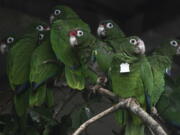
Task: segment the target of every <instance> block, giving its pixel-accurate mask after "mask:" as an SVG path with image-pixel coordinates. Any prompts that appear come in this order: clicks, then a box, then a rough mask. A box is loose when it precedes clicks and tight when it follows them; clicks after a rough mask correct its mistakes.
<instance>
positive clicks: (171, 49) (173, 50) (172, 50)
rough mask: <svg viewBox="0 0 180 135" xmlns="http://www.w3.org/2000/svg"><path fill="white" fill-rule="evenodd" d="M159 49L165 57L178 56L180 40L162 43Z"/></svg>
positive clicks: (179, 53)
mask: <svg viewBox="0 0 180 135" xmlns="http://www.w3.org/2000/svg"><path fill="white" fill-rule="evenodd" d="M160 47H161V48H160V49H159V50H160V51H161V52H162V51H163V52H164V53H166V54H167V55H168V54H169V55H173V56H174V55H180V40H178V39H169V40H167V41H165V42H163V43H162V45H161V46H160Z"/></svg>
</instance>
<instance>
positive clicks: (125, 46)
mask: <svg viewBox="0 0 180 135" xmlns="http://www.w3.org/2000/svg"><path fill="white" fill-rule="evenodd" d="M120 44H121V45H120V51H122V52H126V53H129V54H136V55H143V54H145V51H146V49H145V44H144V42H143V40H141V39H140V38H139V37H137V36H130V37H128V38H124V39H123V40H122V41H121V43H120Z"/></svg>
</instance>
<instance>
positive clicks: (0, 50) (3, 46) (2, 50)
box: [0, 43, 8, 54]
mask: <svg viewBox="0 0 180 135" xmlns="http://www.w3.org/2000/svg"><path fill="white" fill-rule="evenodd" d="M7 51H8V47H7V44H5V43H1V44H0V53H1V54H5V53H6V52H7Z"/></svg>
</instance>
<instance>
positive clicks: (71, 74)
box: [65, 66, 85, 90]
mask: <svg viewBox="0 0 180 135" xmlns="http://www.w3.org/2000/svg"><path fill="white" fill-rule="evenodd" d="M65 77H66V81H67V84H68V85H69V87H71V88H73V89H77V90H83V89H84V87H85V77H84V74H83V73H82V69H81V68H79V69H77V70H72V69H70V68H69V67H67V66H65Z"/></svg>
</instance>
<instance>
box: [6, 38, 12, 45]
mask: <svg viewBox="0 0 180 135" xmlns="http://www.w3.org/2000/svg"><path fill="white" fill-rule="evenodd" d="M6 42H7V43H8V44H11V43H13V42H14V38H13V37H8V38H7V40H6Z"/></svg>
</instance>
